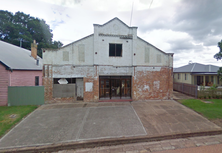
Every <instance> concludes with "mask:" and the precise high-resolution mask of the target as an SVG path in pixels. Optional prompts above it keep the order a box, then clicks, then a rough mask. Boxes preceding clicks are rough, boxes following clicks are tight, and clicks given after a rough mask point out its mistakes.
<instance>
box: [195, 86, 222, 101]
mask: <svg viewBox="0 0 222 153" xmlns="http://www.w3.org/2000/svg"><path fill="white" fill-rule="evenodd" d="M198 98H204V99H206V98H222V89H221V88H215V89H214V88H208V89H204V88H203V89H200V90H198Z"/></svg>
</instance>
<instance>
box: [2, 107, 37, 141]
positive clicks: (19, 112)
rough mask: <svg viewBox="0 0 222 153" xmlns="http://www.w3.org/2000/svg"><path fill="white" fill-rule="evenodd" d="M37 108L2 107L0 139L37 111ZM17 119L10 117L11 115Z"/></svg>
mask: <svg viewBox="0 0 222 153" xmlns="http://www.w3.org/2000/svg"><path fill="white" fill-rule="evenodd" d="M36 108H37V106H10V107H8V106H1V107H0V138H1V136H2V135H3V134H5V132H7V131H8V130H10V129H11V128H12V127H13V126H14V125H15V124H16V123H18V122H19V121H20V120H22V118H23V117H25V116H26V115H28V114H29V113H30V112H32V111H33V110H35V109H36ZM13 114H14V115H15V117H10V116H11V115H13Z"/></svg>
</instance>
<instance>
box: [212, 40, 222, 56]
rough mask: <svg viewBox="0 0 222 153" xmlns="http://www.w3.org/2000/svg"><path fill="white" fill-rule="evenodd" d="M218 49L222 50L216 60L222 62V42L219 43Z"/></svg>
mask: <svg viewBox="0 0 222 153" xmlns="http://www.w3.org/2000/svg"><path fill="white" fill-rule="evenodd" d="M218 47H219V49H220V50H219V52H218V53H217V54H215V55H214V58H216V59H217V60H221V59H222V40H221V41H220V42H218Z"/></svg>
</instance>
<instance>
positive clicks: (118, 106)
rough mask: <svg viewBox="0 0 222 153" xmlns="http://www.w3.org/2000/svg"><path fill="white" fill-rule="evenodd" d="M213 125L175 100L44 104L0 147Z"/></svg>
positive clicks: (200, 129) (144, 134) (152, 134)
mask: <svg viewBox="0 0 222 153" xmlns="http://www.w3.org/2000/svg"><path fill="white" fill-rule="evenodd" d="M211 131H221V128H220V127H218V126H217V125H215V124H213V123H211V122H210V121H208V120H207V119H205V118H204V117H202V116H201V115H199V114H197V113H195V112H194V111H192V110H191V109H189V108H187V107H185V106H182V105H181V104H179V103H177V102H175V101H172V100H168V101H148V102H132V103H129V102H122V103H119V102H115V103H77V104H57V105H43V106H41V107H40V108H38V109H37V110H36V111H34V112H33V113H32V114H31V115H30V116H28V117H27V118H26V119H24V120H23V121H22V122H21V123H20V124H18V125H17V126H16V127H15V128H13V129H12V130H11V131H10V132H9V133H8V134H6V135H5V136H4V137H3V138H2V139H1V140H0V152H1V149H5V148H16V147H30V146H41V145H50V144H52V145H53V144H62V146H64V144H65V143H69V144H70V145H71V146H72V145H73V144H75V145H76V144H84V143H86V142H92V143H97V140H98V141H100V142H101V141H108V140H111V141H113V142H119V140H123V139H124V140H129V141H131V139H137V138H139V139H143V138H152V137H163V136H169V135H176V134H180V135H181V134H193V133H197V132H211Z"/></svg>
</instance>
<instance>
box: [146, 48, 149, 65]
mask: <svg viewBox="0 0 222 153" xmlns="http://www.w3.org/2000/svg"><path fill="white" fill-rule="evenodd" d="M149 62H150V49H149V48H148V47H145V63H149Z"/></svg>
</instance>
